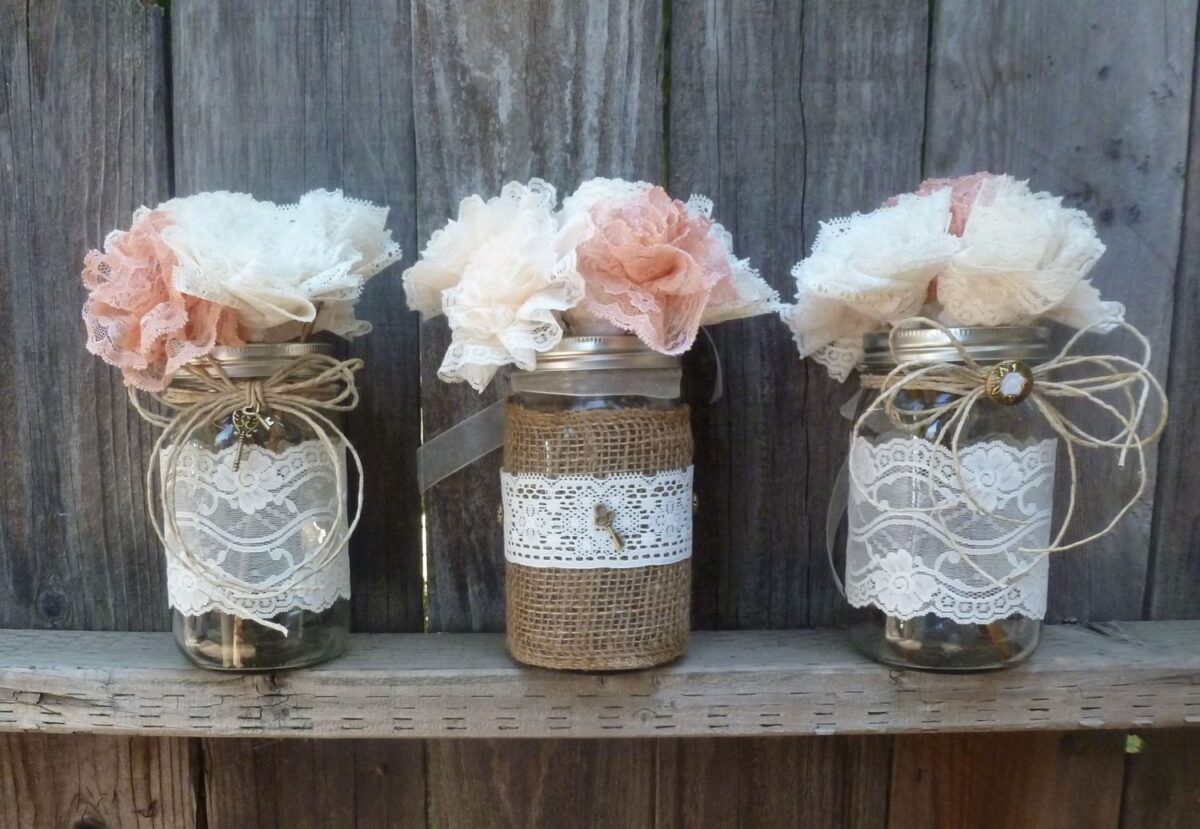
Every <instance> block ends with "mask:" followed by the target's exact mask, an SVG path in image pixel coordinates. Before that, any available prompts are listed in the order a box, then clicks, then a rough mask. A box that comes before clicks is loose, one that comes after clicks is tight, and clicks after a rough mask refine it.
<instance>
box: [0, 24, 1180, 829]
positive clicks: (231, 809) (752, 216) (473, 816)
mask: <svg viewBox="0 0 1200 829" xmlns="http://www.w3.org/2000/svg"><path fill="white" fill-rule="evenodd" d="M1196 34H1197V2H1196V0H1140V2H1133V0H1124V1H1123V0H1009V2H1006V3H1002V4H1001V3H978V2H972V0H853V2H850V1H848V0H846V1H840V2H839V1H836V0H794V2H789V0H774V1H773V0H611V2H602V1H601V0H595V1H594V2H577V1H576V0H532V2H516V3H514V2H512V1H511V0H483V1H482V2H479V1H478V0H474V1H473V2H471V3H466V2H460V3H456V2H453V0H354V2H351V0H297V1H296V2H284V0H270V1H269V2H268V0H262V1H261V2H253V3H247V2H239V0H174V2H171V3H170V4H169V7H168V6H167V4H166V3H159V4H155V3H153V2H149V0H145V1H144V2H139V1H138V0H75V1H73V2H65V1H64V0H57V1H56V0H0V81H2V83H0V355H3V356H2V359H0V480H2V487H0V627H10V628H22V627H29V628H90V629H105V630H108V629H111V630H160V629H165V628H167V627H168V626H169V614H168V610H167V607H166V604H165V600H164V596H165V593H164V585H163V567H162V564H161V556H160V554H159V551H158V549H157V545H156V544H155V543H154V539H153V534H152V533H151V532H150V531H149V529H148V524H147V521H146V519H145V515H144V508H143V502H142V498H143V492H142V485H141V481H142V470H143V468H144V466H143V464H144V462H145V457H146V454H147V452H148V450H149V447H150V442H151V439H152V434H151V431H150V430H149V429H148V428H147V427H146V426H145V425H143V424H142V423H141V422H140V421H139V420H138V418H137V417H136V416H135V415H134V414H133V413H132V412H131V411H130V410H129V408H128V406H127V404H126V400H125V395H124V391H123V389H122V386H121V383H120V378H119V376H118V375H117V373H116V372H115V371H112V370H110V369H108V368H107V367H105V366H104V365H102V364H101V363H100V362H99V361H98V360H96V359H94V358H92V357H91V356H90V355H88V354H86V353H85V352H84V350H83V332H82V326H81V323H80V320H79V307H80V303H81V301H82V289H81V287H80V285H79V280H78V272H79V270H80V264H81V259H82V256H83V253H84V251H85V250H87V249H88V248H89V247H93V246H96V245H98V244H100V242H101V241H102V239H103V237H104V235H105V233H106V232H107V231H108V230H109V229H111V228H114V227H118V226H127V224H128V221H129V217H130V214H131V212H132V211H133V209H134V208H136V207H137V206H139V205H141V204H155V203H157V202H158V201H160V200H162V199H165V198H167V197H169V196H170V195H172V194H186V193H191V192H194V191H197V190H204V189H217V188H227V189H234V190H244V191H249V192H252V193H254V194H256V195H258V196H260V197H266V198H272V199H278V200H285V201H287V200H292V199H294V198H295V197H296V196H298V195H299V194H300V193H302V192H303V191H305V190H306V189H309V188H312V187H318V186H327V187H333V186H337V187H343V188H345V190H346V191H347V192H349V193H352V194H353V195H356V196H360V197H363V198H368V199H372V200H376V201H380V202H384V203H387V204H389V205H390V206H391V208H392V214H391V216H392V218H391V225H392V227H393V229H394V232H395V234H396V236H397V237H398V239H399V240H400V241H401V243H402V244H403V245H404V248H405V251H406V257H405V259H406V262H411V261H412V260H413V258H414V257H415V255H416V253H417V251H418V249H419V243H420V240H423V239H425V238H426V237H427V236H428V234H429V233H430V232H431V231H432V230H433V229H435V228H436V227H437V226H438V225H440V224H441V223H442V222H443V221H444V220H445V219H446V217H447V216H448V215H449V214H450V213H452V212H453V211H454V210H455V207H456V204H457V202H458V200H459V199H460V198H462V197H463V196H465V195H467V194H469V193H471V192H474V191H485V192H495V191H496V190H498V188H499V187H500V185H501V184H502V183H503V182H505V181H507V180H510V179H513V178H517V179H527V178H529V177H531V176H535V175H536V176H541V177H545V178H548V179H549V180H551V181H553V182H554V183H556V184H557V185H559V186H560V187H561V188H564V189H569V188H571V187H573V186H574V184H575V183H577V182H578V181H579V180H580V179H583V178H586V177H589V176H592V175H597V174H604V175H619V176H625V177H638V178H645V179H649V180H655V181H660V182H664V183H666V184H667V186H668V187H669V189H671V190H672V191H673V192H674V193H676V194H680V195H686V194H687V193H689V192H693V191H694V192H699V193H705V194H708V195H710V196H712V197H713V198H714V199H715V200H716V205H717V208H716V215H717V217H718V218H719V219H720V221H722V222H723V223H724V224H725V225H726V226H727V227H728V228H729V229H730V230H731V232H732V233H733V234H734V237H735V239H736V242H737V246H738V250H739V252H740V253H741V254H742V255H748V256H750V257H752V258H753V259H754V261H755V262H756V263H757V264H758V266H759V267H760V268H761V270H762V271H763V273H764V274H765V275H767V277H768V278H769V279H771V280H772V282H774V283H775V284H776V285H777V286H778V287H779V288H780V289H781V290H782V291H783V292H784V293H785V294H787V295H790V293H791V285H790V278H789V276H788V270H789V268H790V266H791V264H792V263H793V262H794V261H795V260H797V259H798V258H800V257H801V256H802V254H803V252H804V251H805V250H806V248H807V246H808V244H809V243H810V242H811V240H812V237H813V234H814V231H815V229H816V227H817V222H818V221H819V220H820V219H821V218H824V217H828V216H832V215H840V214H844V213H847V212H850V211H852V210H855V209H869V208H871V207H872V206H874V205H876V204H877V203H878V202H879V201H880V200H881V199H882V198H884V197H885V196H887V195H889V194H891V193H893V192H897V191H903V190H909V189H912V187H913V186H914V185H915V184H916V183H917V182H918V181H919V180H920V179H921V178H922V177H924V176H928V175H947V174H958V173H965V172H971V171H974V170H977V169H984V168H987V169H991V170H993V171H1005V172H1011V173H1014V174H1017V175H1019V176H1024V177H1029V178H1031V179H1032V181H1033V183H1034V184H1035V185H1036V186H1037V187H1038V188H1039V189H1048V190H1052V191H1055V192H1059V193H1063V194H1065V195H1066V197H1067V199H1068V201H1069V202H1070V203H1071V204H1074V205H1077V206H1079V207H1082V208H1084V209H1086V210H1087V211H1089V212H1090V213H1091V214H1092V215H1093V216H1094V217H1095V218H1096V220H1097V224H1098V227H1099V229H1100V231H1101V234H1102V236H1103V238H1104V240H1105V241H1106V243H1107V244H1108V246H1109V252H1108V254H1107V255H1106V256H1105V258H1104V259H1103V260H1102V262H1101V263H1100V265H1099V266H1098V268H1097V272H1096V278H1097V281H1098V282H1099V284H1100V285H1101V287H1102V289H1103V290H1104V292H1105V293H1106V294H1107V295H1109V296H1110V297H1113V298H1117V299H1120V300H1122V301H1123V302H1125V303H1126V304H1127V305H1128V307H1129V317H1130V319H1131V321H1132V322H1134V323H1135V324H1136V325H1138V326H1140V327H1141V328H1142V329H1143V330H1144V331H1145V332H1146V333H1147V334H1148V335H1149V336H1150V338H1151V339H1152V341H1153V344H1154V347H1155V349H1156V354H1157V356H1156V359H1155V367H1156V369H1157V371H1158V372H1159V373H1160V376H1161V377H1163V378H1164V379H1165V380H1167V381H1168V382H1169V386H1170V393H1171V398H1172V404H1173V407H1174V409H1173V418H1174V419H1173V425H1172V427H1171V429H1170V431H1169V433H1168V436H1167V438H1166V440H1165V442H1164V443H1163V444H1162V447H1161V449H1160V451H1159V452H1158V460H1157V482H1156V486H1155V487H1154V493H1153V497H1147V498H1146V499H1145V501H1144V503H1142V504H1141V505H1140V506H1139V508H1138V510H1137V511H1136V513H1135V514H1134V515H1133V516H1132V518H1131V519H1130V520H1128V521H1127V522H1126V523H1125V524H1124V526H1123V527H1122V529H1121V531H1120V532H1119V533H1117V534H1116V535H1115V536H1113V537H1111V538H1109V539H1106V540H1105V541H1104V542H1103V543H1100V544H1097V545H1095V548H1094V549H1092V550H1091V551H1090V552H1089V553H1088V554H1086V555H1073V556H1070V557H1069V558H1064V559H1062V560H1059V561H1056V562H1055V568H1054V584H1053V590H1054V600H1053V607H1052V613H1053V616H1054V617H1055V618H1056V619H1059V620H1080V621H1083V620H1089V619H1112V618H1116V619H1141V618H1150V619H1166V618H1188V617H1200V591H1198V590H1197V585H1198V584H1200V508H1198V507H1197V501H1198V500H1200V463H1197V455H1196V450H1195V441H1196V433H1195V431H1194V429H1193V424H1194V423H1195V422H1196V420H1197V418H1198V417H1200V392H1198V391H1197V389H1196V387H1195V385H1194V383H1195V378H1196V376H1197V373H1198V372H1200V333H1198V331H1200V299H1198V298H1197V297H1198V296H1200V281H1198V280H1197V277H1196V268H1197V266H1200V152H1197V151H1195V150H1196V149H1200V144H1197V142H1200V109H1197V107H1195V106H1194V105H1193V87H1194V78H1195V72H1196V66H1197V61H1196V57H1197V55H1196V48H1195V47H1196ZM364 306H365V316H366V317H368V318H369V319H371V320H372V321H373V322H374V323H375V326H376V327H375V332H374V333H373V334H372V335H371V336H370V337H368V338H366V339H364V340H362V341H360V342H358V343H355V344H354V346H353V349H352V350H353V351H354V353H356V354H358V355H359V356H362V357H364V358H365V359H366V361H367V365H368V369H367V371H366V373H365V375H364V376H363V377H362V388H363V391H364V398H363V405H362V407H361V408H360V410H359V411H358V412H356V413H355V414H354V416H353V417H352V419H351V421H350V429H351V434H352V437H353V439H354V441H355V443H356V444H357V445H358V447H359V449H360V451H362V453H363V455H364V457H366V458H367V459H368V461H369V463H368V479H367V486H368V487H369V502H368V506H369V509H368V513H367V518H366V520H365V521H364V523H363V525H362V528H361V529H360V531H359V533H358V535H357V537H356V539H355V542H354V544H353V551H352V554H353V564H354V574H355V575H354V608H355V612H354V624H355V627H356V629H358V630H361V631H402V630H420V629H422V628H423V627H424V628H425V629H428V630H433V631H465V630H494V629H498V628H499V627H500V625H501V624H502V619H503V612H502V603H503V584H502V579H501V574H502V568H501V557H500V555H499V547H500V539H499V533H498V529H497V527H496V525H495V521H494V520H493V519H492V517H491V516H493V515H494V501H495V498H496V495H497V490H498V487H497V486H496V485H495V473H496V463H495V462H494V461H492V462H487V463H482V464H479V465H478V466H477V467H475V468H474V469H471V470H469V471H467V472H465V473H462V474H460V475H459V476H457V477H456V478H454V479H451V480H449V481H447V482H445V483H444V484H442V485H441V486H439V487H438V488H437V489H436V490H435V491H434V492H433V493H432V494H431V495H430V496H429V497H428V498H427V499H426V501H425V505H424V506H425V515H426V532H427V548H428V556H429V563H428V583H427V598H426V597H425V595H424V594H425V586H423V583H422V581H423V580H422V562H421V554H422V550H421V521H420V517H421V502H420V498H419V496H418V493H417V492H416V489H415V471H414V448H415V446H416V445H417V443H418V441H419V437H420V435H421V433H422V429H423V430H424V432H425V433H426V434H433V433H436V432H438V431H439V430H441V429H442V428H444V427H446V426H447V425H449V424H450V423H452V422H454V421H456V420H457V419H459V418H461V417H462V416H463V415H464V414H466V413H468V412H470V411H473V410H476V409H478V408H479V407H481V406H482V405H484V404H485V403H487V402H488V398H487V397H486V396H485V397H483V398H480V397H477V396H476V395H474V393H472V392H470V391H469V390H467V389H465V388H462V387H455V388H448V387H446V386H444V385H442V384H439V383H437V382H435V381H434V371H435V369H436V366H437V364H438V362H439V361H440V357H441V352H442V350H443V348H444V346H445V344H446V340H447V335H446V333H445V331H444V330H443V329H442V327H441V326H440V325H430V326H427V327H425V328H421V327H420V326H419V325H418V322H417V319H416V316H415V315H414V314H411V313H409V312H407V311H406V310H405V309H404V305H403V292H402V290H401V286H400V279H399V268H397V269H394V270H393V271H391V272H389V273H387V274H385V275H383V276H380V277H378V278H377V279H376V280H375V281H374V282H373V284H372V285H371V286H370V288H369V291H368V293H367V297H366V299H365V302H364ZM715 333H716V338H717V341H718V343H719V347H720V349H721V352H722V355H723V359H724V361H725V365H726V369H727V379H728V384H727V386H728V387H727V394H726V397H725V398H724V400H722V401H720V402H719V403H718V404H717V405H714V406H712V407H711V408H706V409H702V410H700V411H698V412H697V414H696V422H695V426H696V430H697V436H698V438H699V441H698V445H699V447H700V450H699V453H698V457H697V479H698V484H699V488H700V494H701V498H702V499H703V501H704V502H705V503H706V504H708V505H709V508H707V509H704V510H703V511H702V512H701V516H702V519H701V523H700V525H699V526H698V533H697V536H698V537H697V549H696V558H695V565H696V594H695V621H696V624H697V626H698V627H706V628H712V627H719V628H760V627H803V626H809V625H822V624H829V623H833V622H836V621H837V619H838V605H839V602H838V599H837V596H836V594H835V592H834V590H833V588H832V585H831V583H830V581H829V579H828V578H827V576H826V573H825V564H824V563H823V556H822V554H821V553H820V552H819V550H820V549H821V545H822V544H823V514H824V510H825V505H826V498H827V495H828V492H829V489H830V485H831V481H832V479H833V476H834V472H835V470H836V467H837V465H838V464H839V463H840V460H841V452H842V446H843V445H844V442H845V439H846V424H845V423H844V422H843V421H841V420H840V419H839V418H838V417H837V416H836V415H835V411H836V408H837V406H838V405H839V404H840V403H841V401H842V400H843V399H844V398H845V396H846V395H847V394H848V393H849V392H848V390H847V389H846V388H843V387H840V386H838V385H836V384H834V383H831V382H830V381H829V380H828V379H827V378H826V377H825V376H824V375H823V372H822V371H821V370H820V369H819V368H817V367H815V366H812V365H805V364H802V363H800V362H799V361H798V360H797V359H796V354H795V351H794V348H793V345H792V343H791V341H790V338H789V335H788V333H787V332H786V330H785V329H784V328H783V327H782V326H781V325H780V324H779V323H778V322H777V321H774V320H771V319H764V320H755V321H746V322H740V323H733V324H729V325H725V326H722V327H721V328H720V329H718V330H717V331H716V332H715ZM705 368H706V367H705V366H704V365H703V364H702V361H700V360H697V361H695V364H694V365H692V366H691V369H692V370H693V371H694V372H703V371H704V370H705ZM422 417H423V418H424V422H423V424H422V420H421V419H422ZM1087 472H1088V477H1089V482H1090V483H1091V484H1093V486H1092V488H1091V489H1090V490H1089V492H1090V495H1089V501H1088V504H1087V516H1088V518H1089V520H1092V521H1095V520H1096V519H1097V518H1098V516H1099V515H1100V514H1101V513H1102V512H1103V511H1104V510H1105V509H1107V508H1110V507H1111V505H1112V503H1113V502H1114V501H1115V500H1116V499H1118V498H1120V497H1121V492H1120V488H1119V487H1115V486H1111V485H1109V484H1107V483H1103V484H1102V483H1100V482H1101V481H1105V480H1106V478H1105V476H1107V474H1108V473H1107V472H1106V471H1105V470H1104V469H1103V468H1101V467H1099V466H1095V465H1093V466H1089V467H1088V468H1087ZM1126 736H1127V735H1125V734H1120V733H1072V734H1061V735H1060V734H1026V735H1021V734H1017V735H995V736H992V737H980V736H936V735H930V736H916V737H909V736H906V737H898V738H889V737H869V738H859V737H854V738H850V737H807V738H780V739H773V740H772V739H741V740H734V739H729V740H720V739H705V740H690V741H687V740H642V741H596V742H587V741H570V740H554V741H512V742H486V741H481V742H472V741H462V742H451V741H431V742H428V743H425V744H422V743H420V742H407V741H381V742H374V741H362V742H359V741H348V742H316V741H311V742H306V741H295V742H293V741H274V742H269V741H268V742H262V741H253V740H238V741H219V740H213V741H197V740H187V739H157V740H156V739H143V738H101V737H43V736H4V737H0V826H4V827H10V826H12V827H26V826H32V827H43V826H52V827H59V826H62V827H74V828H75V829H97V828H98V827H135V826H136V827H176V826H180V827H206V826H207V827H233V828H234V829H243V827H268V826H288V827H310V826H311V827H343V826H356V825H357V826H405V827H409V826H411V827H424V826H436V827H481V826H519V827H527V826H594V827H648V826H657V827H670V826H680V827H685V826H686V827H730V826H771V827H775V826H814V827H816V826H819V827H837V826H849V827H885V826H887V827H932V826H938V827H943V826H944V827H955V828H957V827H966V826H1011V827H1027V826H1039V827H1040V826H1056V827H1057V826H1064V827H1066V826H1070V827H1086V828H1087V829H1096V828H1097V827H1100V828H1103V827H1117V826H1121V827H1128V828H1129V829H1133V828H1134V827H1155V829H1169V827H1194V826H1196V825H1197V821H1198V820H1200V818H1198V817H1197V814H1200V794H1198V793H1200V732H1197V731H1195V730H1193V731H1190V732H1188V731H1182V732H1151V733H1146V734H1144V735H1142V736H1143V738H1144V741H1143V744H1142V747H1141V751H1140V752H1139V753H1127V740H1126Z"/></svg>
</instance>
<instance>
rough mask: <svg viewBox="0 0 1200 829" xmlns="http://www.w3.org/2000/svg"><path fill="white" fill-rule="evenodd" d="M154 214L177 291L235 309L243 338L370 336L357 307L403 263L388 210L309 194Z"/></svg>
mask: <svg viewBox="0 0 1200 829" xmlns="http://www.w3.org/2000/svg"><path fill="white" fill-rule="evenodd" d="M159 209H161V210H164V211H166V212H167V213H169V214H170V215H171V216H172V217H173V219H174V224H173V226H172V227H170V228H169V229H168V230H167V231H166V232H165V233H164V235H163V239H164V241H165V242H166V244H167V245H168V246H169V247H171V249H172V250H173V251H174V252H175V255H176V257H177V258H178V265H177V267H176V269H175V273H174V281H175V285H176V287H177V288H178V289H179V290H180V291H183V292H185V293H188V294H192V295H193V296H198V297H202V298H204V299H208V300H210V301H212V302H216V303H219V304H221V305H225V306H228V307H230V308H233V309H235V310H236V311H237V313H238V317H239V319H240V321H241V324H242V326H243V328H244V330H245V331H246V334H247V338H248V339H249V340H251V341H255V342H280V341H286V340H290V339H294V338H295V337H297V336H298V335H299V334H300V332H301V331H302V330H303V329H304V328H306V327H308V328H309V329H310V331H313V332H315V331H330V332H332V333H334V334H338V335H339V336H343V337H347V338H350V337H355V336H359V335H361V334H365V333H366V332H368V331H369V330H370V324H369V323H366V322H364V321H362V320H359V319H356V318H355V315H354V303H355V302H356V301H357V300H358V297H359V295H360V294H361V293H362V289H363V285H364V284H365V282H366V281H367V279H369V278H370V277H372V276H374V275H375V274H376V273H378V272H379V271H381V270H383V269H384V268H385V267H387V266H388V265H390V264H392V263H393V262H395V261H396V260H398V259H399V258H400V247H399V246H398V245H397V244H396V243H395V242H393V241H392V238H391V232H390V231H389V230H387V228H386V227H385V221H386V219H387V212H388V211H387V208H382V207H376V206H374V205H372V204H370V203H368V202H363V201H358V200H355V199H349V198H346V197H345V196H344V195H343V194H342V193H341V191H333V192H330V191H326V190H314V191H312V192H311V193H308V194H306V195H304V196H303V197H301V199H300V201H299V202H298V203H297V204H295V205H277V204H274V203H272V202H267V201H258V200H256V199H254V198H253V197H252V196H249V195H246V194H244V193H226V192H216V193H201V194H198V195H195V196H188V197H186V198H179V199H172V200H171V201H168V202H166V203H165V204H163V205H162V206H161V207H160V208H159Z"/></svg>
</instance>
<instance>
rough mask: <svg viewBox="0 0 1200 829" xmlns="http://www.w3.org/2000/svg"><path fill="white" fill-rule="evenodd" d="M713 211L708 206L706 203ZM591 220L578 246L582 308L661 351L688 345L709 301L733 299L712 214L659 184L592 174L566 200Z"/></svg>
mask: <svg viewBox="0 0 1200 829" xmlns="http://www.w3.org/2000/svg"><path fill="white" fill-rule="evenodd" d="M709 207H710V209H711V204H710V205H709ZM582 210H586V211H587V215H588V216H589V217H590V219H591V221H592V224H593V226H594V231H593V233H592V236H591V237H590V238H589V239H587V241H585V242H584V243H583V244H581V245H580V246H579V262H578V267H579V272H580V273H581V274H583V277H584V280H585V282H586V285H587V293H586V296H585V298H584V310H585V311H586V312H587V313H589V314H591V315H592V316H594V317H596V318H598V319H601V320H605V321H607V322H610V323H612V324H613V325H616V326H617V327H619V328H621V329H624V330H626V331H630V332H631V333H633V334H636V335H637V336H638V338H640V339H641V340H642V341H643V342H644V343H646V345H648V346H650V347H651V348H653V349H654V350H655V351H659V352H661V353H663V354H681V353H683V352H684V351H686V350H687V349H688V348H690V347H691V345H692V343H693V342H694V341H695V339H696V334H697V332H698V331H699V330H700V324H701V320H702V318H703V316H704V312H705V310H706V309H707V308H708V306H709V303H710V301H712V302H715V303H732V302H734V301H736V299H737V290H736V287H735V285H734V282H733V269H732V267H731V265H730V257H729V254H728V252H727V250H726V249H725V247H724V246H723V245H722V244H721V241H720V240H719V239H718V238H717V237H715V236H713V235H712V227H713V223H712V220H711V219H709V218H708V216H707V215H704V214H702V213H700V212H698V211H693V210H690V209H689V207H688V205H686V204H684V203H683V202H681V201H678V200H675V199H672V198H671V197H670V196H668V195H667V193H666V191H665V190H663V189H662V188H661V187H652V186H650V185H647V184H645V183H644V182H637V183H629V182H624V181H620V180H612V179H597V180H593V181H591V182H587V183H585V184H584V185H583V186H581V187H580V188H579V191H577V192H576V194H575V195H574V196H572V197H571V198H570V199H568V200H567V203H566V204H565V205H564V214H565V215H568V216H570V215H574V214H575V213H577V212H578V211H582Z"/></svg>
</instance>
